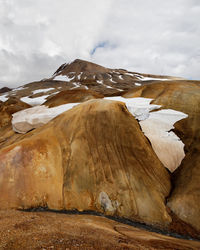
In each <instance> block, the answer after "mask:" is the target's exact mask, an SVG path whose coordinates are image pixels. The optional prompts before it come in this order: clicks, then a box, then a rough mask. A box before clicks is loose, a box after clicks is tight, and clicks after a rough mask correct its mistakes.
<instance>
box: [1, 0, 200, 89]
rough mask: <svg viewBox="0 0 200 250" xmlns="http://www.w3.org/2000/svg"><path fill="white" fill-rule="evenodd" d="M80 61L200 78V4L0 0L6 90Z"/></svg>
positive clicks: (194, 0) (190, 0) (179, 0)
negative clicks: (63, 64)
mask: <svg viewBox="0 0 200 250" xmlns="http://www.w3.org/2000/svg"><path fill="white" fill-rule="evenodd" d="M76 58H80V59H85V60H89V61H93V62H95V63H98V64H101V65H103V66H106V67H110V68H125V69H128V70H131V71H136V72H141V73H142V72H143V73H153V74H165V75H174V76H182V77H185V78H188V79H200V0H168V1H161V0H101V1H99V0H58V1H53V0H0V87H3V86H10V87H16V86H20V85H22V84H24V83H28V82H31V81H34V80H40V79H42V78H45V77H50V76H51V75H52V74H53V73H54V71H55V70H56V69H57V68H58V67H59V66H60V65H61V64H62V63H65V62H69V61H72V60H74V59H76Z"/></svg>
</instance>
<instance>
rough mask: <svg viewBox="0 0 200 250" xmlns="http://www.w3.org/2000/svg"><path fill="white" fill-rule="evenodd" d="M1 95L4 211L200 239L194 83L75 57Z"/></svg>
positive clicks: (198, 111) (199, 114)
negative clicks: (98, 217) (99, 220)
mask: <svg viewBox="0 0 200 250" xmlns="http://www.w3.org/2000/svg"><path fill="white" fill-rule="evenodd" d="M0 100H1V103H0V169H1V178H0V207H1V208H3V209H8V208H14V209H30V208H41V207H43V208H48V209H54V210H65V211H68V210H70V211H71V210H77V211H93V212H98V213H101V214H104V215H107V216H113V217H114V218H121V219H128V220H130V221H134V222H140V223H145V224H147V225H149V226H151V227H153V228H157V229H162V230H166V231H168V232H176V233H179V234H181V235H186V236H189V235H190V236H191V237H195V238H200V224H199V217H200V210H199V205H198V204H199V202H200V192H199V190H200V188H199V180H200V168H199V166H200V165H199V150H200V140H199V138H200V129H199V124H200V120H199V119H200V108H199V107H200V81H189V80H185V79H182V78H176V77H171V76H156V75H150V74H141V73H136V72H130V71H126V70H124V69H109V68H105V67H102V66H100V65H97V64H94V63H90V62H87V61H83V60H75V61H74V62H72V63H70V64H63V65H61V66H60V67H59V68H58V70H56V72H55V73H54V74H53V76H52V77H50V78H48V79H43V80H41V81H38V82H33V83H28V84H25V85H23V86H21V87H19V88H16V89H13V90H11V91H9V92H6V93H2V94H1V95H0ZM41 104H43V105H41Z"/></svg>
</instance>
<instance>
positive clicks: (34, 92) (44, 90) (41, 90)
mask: <svg viewBox="0 0 200 250" xmlns="http://www.w3.org/2000/svg"><path fill="white" fill-rule="evenodd" d="M50 90H55V88H48V89H36V90H33V91H32V93H33V95H35V94H38V93H45V92H48V91H50Z"/></svg>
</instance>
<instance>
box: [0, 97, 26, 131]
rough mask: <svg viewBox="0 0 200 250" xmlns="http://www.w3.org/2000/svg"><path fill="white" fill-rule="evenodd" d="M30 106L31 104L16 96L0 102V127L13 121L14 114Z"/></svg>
mask: <svg viewBox="0 0 200 250" xmlns="http://www.w3.org/2000/svg"><path fill="white" fill-rule="evenodd" d="M29 107H30V105H28V104H27V103H24V102H22V101H20V100H19V99H17V98H14V97H12V98H9V99H8V100H7V101H6V102H2V103H0V128H2V127H4V126H6V125H8V124H10V123H11V119H12V114H14V113H16V112H18V111H20V110H23V109H27V108H29Z"/></svg>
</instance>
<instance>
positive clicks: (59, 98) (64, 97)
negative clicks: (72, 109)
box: [44, 89, 104, 108]
mask: <svg viewBox="0 0 200 250" xmlns="http://www.w3.org/2000/svg"><path fill="white" fill-rule="evenodd" d="M103 97H104V96H103V95H101V94H99V93H97V92H94V91H92V90H85V89H73V90H65V91H61V92H59V93H58V94H56V95H54V96H53V97H50V98H49V99H48V100H47V101H46V102H45V103H44V105H46V106H48V107H50V108H51V107H55V106H59V105H62V104H66V103H75V102H77V103H80V102H85V101H88V100H90V99H97V98H103Z"/></svg>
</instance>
